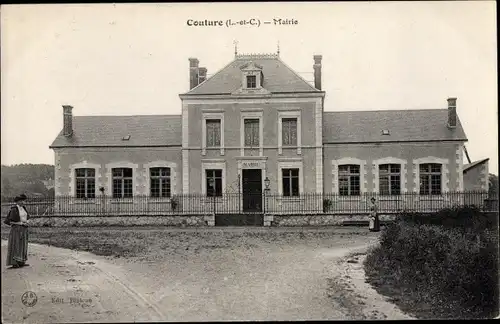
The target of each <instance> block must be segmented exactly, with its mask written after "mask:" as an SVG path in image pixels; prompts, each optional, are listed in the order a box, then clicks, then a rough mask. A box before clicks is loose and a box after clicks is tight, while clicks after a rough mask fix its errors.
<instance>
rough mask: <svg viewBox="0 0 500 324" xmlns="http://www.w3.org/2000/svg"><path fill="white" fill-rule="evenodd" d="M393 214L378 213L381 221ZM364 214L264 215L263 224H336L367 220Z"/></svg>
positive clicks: (392, 218) (388, 219) (392, 217)
mask: <svg viewBox="0 0 500 324" xmlns="http://www.w3.org/2000/svg"><path fill="white" fill-rule="evenodd" d="M394 218H395V216H394V215H379V219H380V221H381V222H385V221H392V220H394ZM368 221H369V216H368V215H366V214H364V215H304V214H301V215H266V216H264V226H328V225H331V226H338V225H344V224H346V223H348V222H368Z"/></svg>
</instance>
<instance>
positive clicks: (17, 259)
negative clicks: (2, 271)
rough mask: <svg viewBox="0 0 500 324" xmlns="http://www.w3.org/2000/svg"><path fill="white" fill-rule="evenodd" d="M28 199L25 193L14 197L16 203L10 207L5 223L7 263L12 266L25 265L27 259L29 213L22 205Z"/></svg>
mask: <svg viewBox="0 0 500 324" xmlns="http://www.w3.org/2000/svg"><path fill="white" fill-rule="evenodd" d="M26 199H28V197H26V195H25V194H22V195H19V196H17V197H16V198H14V202H15V203H16V204H15V205H14V206H12V207H11V209H10V211H9V214H8V215H7V218H6V219H5V222H4V223H5V224H7V225H10V226H11V229H10V233H9V243H8V248H7V265H11V266H12V268H20V267H24V266H27V265H28V264H27V263H26V261H27V260H28V219H29V218H30V217H29V214H28V211H27V210H26V208H25V207H24V201H25V200H26Z"/></svg>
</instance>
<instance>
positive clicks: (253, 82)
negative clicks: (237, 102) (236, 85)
mask: <svg viewBox="0 0 500 324" xmlns="http://www.w3.org/2000/svg"><path fill="white" fill-rule="evenodd" d="M247 88H257V76H255V75H247Z"/></svg>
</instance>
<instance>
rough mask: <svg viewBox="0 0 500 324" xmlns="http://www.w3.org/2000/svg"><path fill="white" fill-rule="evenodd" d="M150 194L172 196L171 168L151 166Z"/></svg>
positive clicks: (152, 195) (153, 195)
mask: <svg viewBox="0 0 500 324" xmlns="http://www.w3.org/2000/svg"><path fill="white" fill-rule="evenodd" d="M149 176H150V183H151V185H150V195H151V197H170V196H171V192H170V168H151V169H149Z"/></svg>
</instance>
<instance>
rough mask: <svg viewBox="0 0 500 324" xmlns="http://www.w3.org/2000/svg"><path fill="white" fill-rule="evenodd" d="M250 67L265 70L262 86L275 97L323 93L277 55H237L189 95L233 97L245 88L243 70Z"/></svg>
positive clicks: (189, 92)
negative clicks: (235, 92)
mask: <svg viewBox="0 0 500 324" xmlns="http://www.w3.org/2000/svg"><path fill="white" fill-rule="evenodd" d="M250 63H253V65H254V66H257V67H259V68H261V69H262V73H263V75H264V83H263V85H262V86H263V88H265V89H266V90H268V91H269V92H271V93H301V92H321V91H320V90H318V89H316V88H314V87H313V86H312V85H311V84H309V83H308V82H307V81H306V80H304V79H303V78H302V77H301V76H300V75H298V74H297V72H295V71H293V70H292V69H291V68H290V67H289V66H288V65H286V64H285V63H284V62H283V61H282V60H281V59H280V57H279V56H278V55H277V54H237V55H236V56H235V58H234V60H233V61H232V62H230V63H229V64H228V65H226V66H225V67H224V68H222V69H221V70H219V71H218V72H217V73H215V74H214V75H212V76H211V77H210V78H208V79H207V80H205V81H204V82H203V83H201V84H199V85H198V86H196V87H194V88H193V89H191V90H190V91H188V92H187V93H186V95H215V94H231V93H233V92H234V91H236V90H238V89H239V88H241V86H242V84H241V80H242V78H241V73H242V71H241V68H242V67H245V66H247V65H249V64H250Z"/></svg>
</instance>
